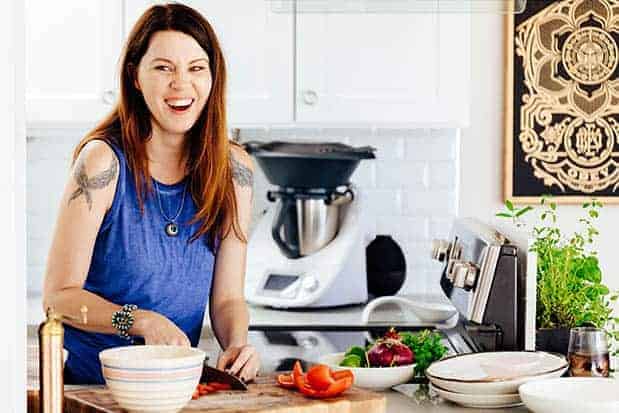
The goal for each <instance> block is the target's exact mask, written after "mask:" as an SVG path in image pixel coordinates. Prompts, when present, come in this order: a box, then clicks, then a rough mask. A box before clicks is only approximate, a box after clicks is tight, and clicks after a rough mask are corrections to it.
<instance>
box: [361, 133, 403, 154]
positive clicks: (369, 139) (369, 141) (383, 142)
mask: <svg viewBox="0 0 619 413" xmlns="http://www.w3.org/2000/svg"><path fill="white" fill-rule="evenodd" d="M404 139H405V137H404V136H400V135H392V136H385V135H384V131H382V130H377V131H376V133H375V134H374V135H367V134H366V135H361V136H357V137H352V138H351V139H350V144H351V145H353V146H372V147H374V148H375V149H376V151H375V152H374V154H375V155H376V159H377V160H392V159H403V158H404Z"/></svg>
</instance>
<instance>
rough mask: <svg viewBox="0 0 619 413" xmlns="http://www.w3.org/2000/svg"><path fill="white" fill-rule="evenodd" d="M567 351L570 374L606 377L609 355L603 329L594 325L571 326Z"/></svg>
mask: <svg viewBox="0 0 619 413" xmlns="http://www.w3.org/2000/svg"><path fill="white" fill-rule="evenodd" d="M567 351H568V359H569V361H570V368H569V372H570V376H575V377H592V376H594V377H608V371H609V365H610V357H609V355H608V342H607V340H606V332H605V331H604V330H602V329H600V328H594V327H577V328H572V329H571V330H570V344H569V347H568V350H567Z"/></svg>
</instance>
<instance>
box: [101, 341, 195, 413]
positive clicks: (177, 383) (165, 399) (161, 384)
mask: <svg viewBox="0 0 619 413" xmlns="http://www.w3.org/2000/svg"><path fill="white" fill-rule="evenodd" d="M205 357H206V354H205V353H204V352H203V351H202V350H200V349H197V348H192V347H181V346H127V347H116V348H112V349H109V350H104V351H102V352H101V353H99V359H100V360H101V368H102V370H103V377H104V378H105V383H106V385H107V387H108V389H109V390H110V393H111V394H112V397H113V398H114V400H116V402H117V403H118V404H119V405H120V406H121V407H122V408H123V409H125V410H127V411H129V412H131V413H133V412H140V413H144V412H149V413H155V412H156V413H164V412H165V413H168V412H169V413H172V412H178V411H179V410H181V409H182V408H183V407H184V406H185V405H186V404H187V403H188V402H189V400H190V399H191V395H192V394H193V392H194V390H195V389H196V386H197V384H198V382H199V381H200V376H201V374H202V366H203V363H204V359H205Z"/></svg>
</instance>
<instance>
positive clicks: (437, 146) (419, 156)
mask: <svg viewBox="0 0 619 413" xmlns="http://www.w3.org/2000/svg"><path fill="white" fill-rule="evenodd" d="M457 143H458V140H457V131H456V130H455V129H447V130H444V131H441V132H440V133H439V132H435V130H431V131H429V132H427V131H426V134H425V135H420V136H413V137H411V138H410V139H407V140H406V159H411V160H422V161H442V160H448V161H455V160H456V158H457V151H456V150H457Z"/></svg>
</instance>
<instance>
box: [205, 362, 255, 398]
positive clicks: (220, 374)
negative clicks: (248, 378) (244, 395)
mask: <svg viewBox="0 0 619 413" xmlns="http://www.w3.org/2000/svg"><path fill="white" fill-rule="evenodd" d="M211 381H216V382H219V383H225V384H229V385H230V388H231V389H232V390H244V391H247V384H245V382H243V380H241V379H239V378H238V377H236V376H233V375H232V374H230V373H226V372H225V371H222V370H219V369H216V368H215V367H211V366H209V365H207V364H206V363H204V369H203V370H202V376H201V377H200V383H208V382H211Z"/></svg>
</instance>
